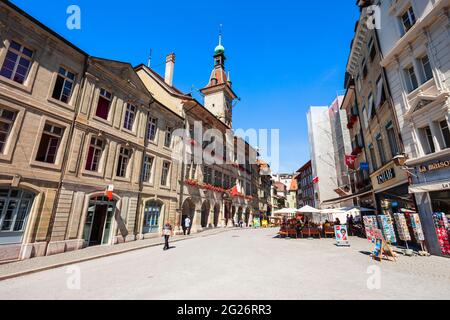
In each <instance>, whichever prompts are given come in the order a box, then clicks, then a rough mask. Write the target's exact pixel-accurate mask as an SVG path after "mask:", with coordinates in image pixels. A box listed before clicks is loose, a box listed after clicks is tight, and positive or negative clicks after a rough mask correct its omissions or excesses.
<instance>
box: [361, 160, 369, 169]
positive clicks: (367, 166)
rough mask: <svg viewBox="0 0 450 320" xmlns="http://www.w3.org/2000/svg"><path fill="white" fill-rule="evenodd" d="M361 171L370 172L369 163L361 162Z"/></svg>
mask: <svg viewBox="0 0 450 320" xmlns="http://www.w3.org/2000/svg"><path fill="white" fill-rule="evenodd" d="M359 169H360V170H363V171H369V163H368V162H361V163H360V164H359Z"/></svg>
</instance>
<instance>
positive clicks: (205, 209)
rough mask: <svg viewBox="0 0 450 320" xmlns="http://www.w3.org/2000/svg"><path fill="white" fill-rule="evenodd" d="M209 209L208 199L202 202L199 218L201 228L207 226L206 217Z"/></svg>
mask: <svg viewBox="0 0 450 320" xmlns="http://www.w3.org/2000/svg"><path fill="white" fill-rule="evenodd" d="M210 209H211V205H210V204H209V201H205V202H203V205H202V218H201V226H202V228H207V227H208V218H209V212H210Z"/></svg>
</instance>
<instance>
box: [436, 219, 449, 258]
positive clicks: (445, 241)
mask: <svg viewBox="0 0 450 320" xmlns="http://www.w3.org/2000/svg"><path fill="white" fill-rule="evenodd" d="M433 220H434V226H435V228H436V234H437V237H438V241H439V244H440V246H441V250H442V254H444V255H450V239H449V238H450V236H449V232H450V228H449V224H448V220H447V217H446V216H445V213H442V212H436V213H435V214H433Z"/></svg>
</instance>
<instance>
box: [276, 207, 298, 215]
mask: <svg viewBox="0 0 450 320" xmlns="http://www.w3.org/2000/svg"><path fill="white" fill-rule="evenodd" d="M297 212H298V210H297V209H292V208H284V209H281V210H278V211H275V212H274V214H279V215H283V214H296V213H297Z"/></svg>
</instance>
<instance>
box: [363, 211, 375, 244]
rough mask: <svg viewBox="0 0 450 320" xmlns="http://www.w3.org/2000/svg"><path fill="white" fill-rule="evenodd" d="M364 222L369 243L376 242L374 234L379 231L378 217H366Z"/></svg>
mask: <svg viewBox="0 0 450 320" xmlns="http://www.w3.org/2000/svg"><path fill="white" fill-rule="evenodd" d="M363 220H364V228H365V230H366V237H367V239H368V240H369V241H372V242H374V241H375V235H374V232H375V230H376V229H378V223H377V217H376V216H365V217H363Z"/></svg>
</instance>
